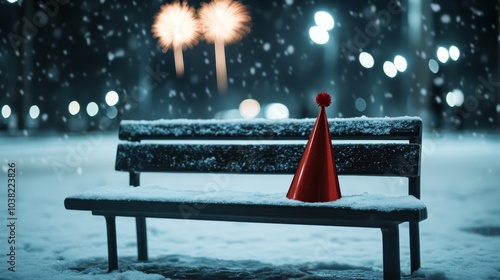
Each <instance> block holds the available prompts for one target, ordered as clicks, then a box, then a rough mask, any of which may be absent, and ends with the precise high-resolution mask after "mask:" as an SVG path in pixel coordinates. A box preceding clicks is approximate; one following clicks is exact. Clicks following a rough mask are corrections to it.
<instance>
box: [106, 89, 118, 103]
mask: <svg viewBox="0 0 500 280" xmlns="http://www.w3.org/2000/svg"><path fill="white" fill-rule="evenodd" d="M119 100H120V97H119V96H118V93H116V91H114V90H112V91H110V92H108V93H107V94H106V104H108V105H109V106H115V105H116V103H118V101H119Z"/></svg>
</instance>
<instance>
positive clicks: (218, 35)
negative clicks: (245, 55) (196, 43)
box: [198, 0, 251, 92]
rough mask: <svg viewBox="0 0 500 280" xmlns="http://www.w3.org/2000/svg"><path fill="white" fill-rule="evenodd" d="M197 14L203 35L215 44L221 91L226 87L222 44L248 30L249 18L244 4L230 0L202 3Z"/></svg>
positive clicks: (234, 39)
mask: <svg viewBox="0 0 500 280" xmlns="http://www.w3.org/2000/svg"><path fill="white" fill-rule="evenodd" d="M198 15H199V20H200V29H201V32H202V33H203V37H204V38H205V40H206V41H207V42H210V43H211V42H213V43H214V45H215V64H216V69H217V87H218V89H219V92H223V91H225V90H226V89H227V72H226V55H225V51H224V45H225V44H230V43H234V42H237V41H238V40H240V39H241V38H242V37H243V36H245V35H246V34H247V33H248V32H250V20H251V18H250V15H249V13H248V10H247V9H246V8H245V6H244V5H242V4H240V3H239V2H236V1H232V0H212V1H211V2H210V3H203V4H202V5H201V8H200V10H199V12H198Z"/></svg>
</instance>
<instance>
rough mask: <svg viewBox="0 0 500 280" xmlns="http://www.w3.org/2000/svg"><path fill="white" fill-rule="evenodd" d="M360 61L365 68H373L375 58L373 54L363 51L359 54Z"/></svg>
mask: <svg viewBox="0 0 500 280" xmlns="http://www.w3.org/2000/svg"><path fill="white" fill-rule="evenodd" d="M359 63H360V64H361V66H363V67H365V68H372V67H373V65H374V64H375V60H374V59H373V56H372V55H371V54H369V53H367V52H362V53H360V54H359Z"/></svg>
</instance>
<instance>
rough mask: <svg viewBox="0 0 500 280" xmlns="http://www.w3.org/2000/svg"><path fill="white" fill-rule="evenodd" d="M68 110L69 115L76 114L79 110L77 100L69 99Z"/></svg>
mask: <svg viewBox="0 0 500 280" xmlns="http://www.w3.org/2000/svg"><path fill="white" fill-rule="evenodd" d="M68 111H69V113H70V114H71V115H73V116H74V115H76V114H78V112H80V104H79V103H78V102H77V101H71V102H70V103H69V106H68Z"/></svg>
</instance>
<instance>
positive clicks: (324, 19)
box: [314, 11, 335, 30]
mask: <svg viewBox="0 0 500 280" xmlns="http://www.w3.org/2000/svg"><path fill="white" fill-rule="evenodd" d="M314 22H315V23H316V25H317V26H318V27H320V28H321V29H323V30H331V29H332V28H333V27H334V26H335V21H334V20H333V17H332V15H330V14H329V13H327V12H325V11H320V12H317V13H316V14H314Z"/></svg>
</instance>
